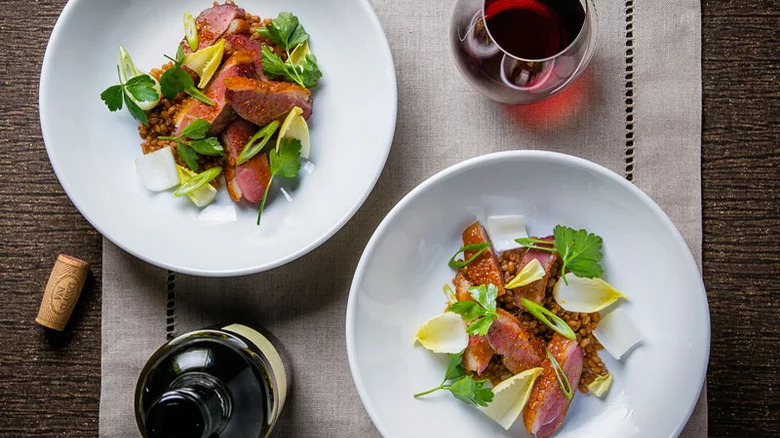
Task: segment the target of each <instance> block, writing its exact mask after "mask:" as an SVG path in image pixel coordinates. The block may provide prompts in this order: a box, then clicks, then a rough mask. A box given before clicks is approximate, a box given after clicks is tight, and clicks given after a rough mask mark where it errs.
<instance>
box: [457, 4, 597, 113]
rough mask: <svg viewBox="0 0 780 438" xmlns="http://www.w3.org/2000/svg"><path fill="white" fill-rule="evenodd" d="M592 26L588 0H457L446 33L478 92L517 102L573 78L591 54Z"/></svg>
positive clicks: (556, 89) (541, 94) (550, 90)
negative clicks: (448, 29) (448, 34)
mask: <svg viewBox="0 0 780 438" xmlns="http://www.w3.org/2000/svg"><path fill="white" fill-rule="evenodd" d="M596 27H597V17H596V10H595V8H594V6H593V0H459V1H458V3H457V5H456V6H455V12H454V14H453V17H452V25H451V30H450V39H451V42H452V50H453V53H454V56H455V61H456V64H457V65H458V69H459V70H460V72H461V74H463V77H465V78H466V80H468V81H469V82H470V83H471V84H472V85H473V86H474V87H475V88H476V89H477V90H478V91H479V92H481V93H482V94H484V95H485V96H487V97H489V98H491V99H493V100H496V101H499V102H504V103H510V104H523V103H532V102H536V101H539V100H542V99H545V98H547V97H550V96H552V95H553V94H555V93H557V92H559V91H561V90H563V89H564V88H566V87H567V86H569V85H570V84H571V83H573V82H574V80H575V79H576V78H577V77H578V76H579V75H580V74H581V73H582V72H583V71H584V70H585V68H586V67H587V65H588V63H589V62H590V59H591V57H592V56H593V51H594V49H595V46H596Z"/></svg>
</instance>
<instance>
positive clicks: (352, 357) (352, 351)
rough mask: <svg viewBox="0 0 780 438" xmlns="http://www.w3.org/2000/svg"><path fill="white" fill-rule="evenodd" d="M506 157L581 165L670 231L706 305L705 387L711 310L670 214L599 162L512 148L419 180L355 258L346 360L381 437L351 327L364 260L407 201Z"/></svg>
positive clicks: (690, 408)
mask: <svg viewBox="0 0 780 438" xmlns="http://www.w3.org/2000/svg"><path fill="white" fill-rule="evenodd" d="M508 160H541V161H547V162H550V163H559V164H565V165H571V166H575V167H580V168H583V169H585V170H588V171H591V172H593V173H596V174H598V175H599V176H602V177H605V178H606V179H607V180H609V181H612V182H614V183H617V184H618V185H619V186H621V187H623V188H625V189H627V190H628V191H629V192H630V193H631V194H632V195H634V196H637V197H638V198H639V200H640V201H641V202H642V203H644V204H645V205H647V206H648V207H649V208H650V210H651V211H652V213H653V214H654V215H655V217H656V219H658V220H660V222H661V223H662V224H663V226H664V228H666V229H667V231H669V232H671V235H672V237H673V239H674V241H675V243H676V245H677V247H678V249H680V250H682V251H683V254H687V257H685V258H686V262H685V263H686V264H687V268H686V269H691V270H695V271H696V272H698V273H699V275H698V282H697V283H698V285H699V288H698V291H697V292H696V293H697V294H698V295H699V298H701V299H703V300H704V305H705V306H706V312H705V323H706V346H705V349H704V352H705V354H704V358H705V360H704V361H703V364H701V365H700V367H699V376H698V378H697V383H698V386H699V387H700V388H703V387H704V384H705V381H706V377H707V366H708V364H709V356H710V343H711V326H710V311H709V303H708V301H707V294H706V290H705V287H704V281H703V280H702V277H701V271H700V270H699V267H698V265H697V264H696V260H695V259H694V258H693V254H691V251H690V248H688V244H687V243H685V240H684V239H683V237H682V235H681V234H680V231H679V230H678V229H677V227H676V226H675V225H674V223H673V222H672V220H671V219H669V216H667V215H666V213H665V212H664V211H663V210H662V209H661V207H659V206H658V204H656V203H655V201H653V200H652V199H651V198H650V196H648V195H647V194H646V193H645V192H643V191H642V190H641V189H639V187H637V186H636V185H634V184H633V183H631V182H630V181H628V180H627V179H625V178H623V177H622V176H620V175H618V174H617V173H615V172H613V171H612V170H609V169H607V168H606V167H604V166H602V165H600V164H596V163H594V162H592V161H589V160H586V159H584V158H580V157H576V156H573V155H569V154H564V153H560V152H552V151H543V150H512V151H502V152H494V153H489V154H485V155H480V156H476V157H473V158H470V159H467V160H464V161H461V162H459V163H456V164H454V165H452V166H450V167H448V168H446V169H443V170H441V171H439V172H437V173H436V174H434V175H433V176H431V177H429V178H427V179H426V180H425V181H423V182H422V183H420V184H419V185H417V186H416V187H415V188H414V189H412V190H411V191H410V192H409V193H407V194H406V195H405V196H404V197H403V198H401V200H400V201H398V203H397V204H396V205H395V206H394V207H393V208H392V209H391V210H390V212H388V213H387V215H386V216H385V217H384V219H382V222H380V224H379V226H377V228H376V230H375V231H374V233H373V234H372V235H371V238H370V239H369V241H368V243H367V244H366V247H365V249H364V251H363V254H362V255H361V256H360V260H359V261H358V264H357V267H356V269H355V274H354V276H353V278H352V284H351V286H350V289H349V296H348V298H347V309H346V323H345V332H346V333H345V334H346V337H345V341H346V344H347V359H348V362H349V368H350V372H351V374H352V381H353V383H354V384H355V387H356V389H357V392H358V395H359V396H360V401H361V402H362V403H363V407H364V408H365V409H366V412H367V413H368V416H369V417H370V418H371V421H372V422H373V423H374V425H375V426H376V428H377V430H379V433H380V434H382V436H386V437H390V434H389V433H388V429H387V427H386V426H385V425H384V423H383V422H382V420H380V417H379V416H378V415H377V411H376V409H375V407H374V405H373V404H372V401H371V399H370V397H369V395H368V390H367V389H366V387H365V385H364V383H363V376H362V374H361V372H360V369H359V367H358V364H357V356H356V354H357V353H356V348H357V347H356V345H355V339H356V328H355V327H354V324H355V322H354V320H355V317H356V316H355V315H356V313H357V304H356V303H357V298H356V297H357V295H358V289H359V287H360V283H361V282H362V279H363V277H364V276H365V271H366V269H367V263H368V262H367V260H368V258H369V257H371V255H372V254H373V253H374V252H375V250H376V247H377V246H378V242H379V240H380V237H381V236H382V235H384V234H385V232H386V230H387V229H388V228H389V227H390V224H391V223H392V222H393V220H394V219H395V217H396V216H398V215H400V214H401V213H402V212H403V211H404V209H405V208H406V206H407V204H409V203H410V202H411V201H412V200H414V199H415V198H416V197H417V196H419V195H420V194H421V193H423V192H425V191H426V190H428V188H429V187H431V186H433V185H435V184H437V183H438V182H439V181H441V180H443V179H446V178H448V177H451V176H454V175H457V174H460V173H463V172H465V171H468V170H471V169H472V168H475V167H479V166H481V165H485V164H487V165H490V164H491V163H495V162H501V161H508ZM700 393H701V390H699V392H697V395H696V397H694V398H693V399H692V400H691V401H690V402H689V406H688V409H687V412H686V415H685V417H684V418H683V420H682V421H681V422H680V423H679V424H677V425H676V426H675V428H674V430H673V432H672V434H671V435H670V437H676V436H678V435H679V434H680V433H681V432H682V430H683V428H684V427H685V426H686V424H687V423H688V420H689V419H690V416H691V414H693V410H694V408H695V407H696V404H697V402H698V399H699V395H700Z"/></svg>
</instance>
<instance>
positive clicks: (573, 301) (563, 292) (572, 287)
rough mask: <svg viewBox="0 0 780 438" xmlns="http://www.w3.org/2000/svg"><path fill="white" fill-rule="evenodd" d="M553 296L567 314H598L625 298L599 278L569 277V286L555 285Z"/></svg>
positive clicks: (562, 283) (563, 283)
mask: <svg viewBox="0 0 780 438" xmlns="http://www.w3.org/2000/svg"><path fill="white" fill-rule="evenodd" d="M553 296H554V297H555V301H557V302H558V305H559V306H561V308H562V309H563V310H566V311H567V312H580V313H594V312H598V311H600V310H602V309H604V308H606V307H608V306H609V305H610V304H612V303H614V302H615V301H617V300H619V299H621V298H627V297H626V296H625V295H623V294H622V293H620V292H619V291H618V290H617V289H615V288H614V287H612V286H610V285H609V283H607V282H606V281H604V280H602V279H600V278H583V277H575V276H574V275H572V276H570V277H569V284H566V283H565V282H563V281H559V282H557V283H556V284H555V289H554V290H553Z"/></svg>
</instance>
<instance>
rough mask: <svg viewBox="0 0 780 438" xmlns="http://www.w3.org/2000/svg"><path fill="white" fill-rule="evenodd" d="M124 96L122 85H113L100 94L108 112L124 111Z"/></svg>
mask: <svg viewBox="0 0 780 438" xmlns="http://www.w3.org/2000/svg"><path fill="white" fill-rule="evenodd" d="M123 95H124V92H123V91H122V86H121V85H112V86H110V87H108V88H106V89H105V91H103V92H102V93H100V98H101V99H103V102H105V104H106V106H107V107H108V110H109V111H112V112H113V111H117V110H121V109H122V99H123Z"/></svg>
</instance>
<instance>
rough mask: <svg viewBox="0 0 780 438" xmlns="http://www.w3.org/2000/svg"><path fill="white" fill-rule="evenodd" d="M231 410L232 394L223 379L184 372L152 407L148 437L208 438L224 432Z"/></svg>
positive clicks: (147, 423) (147, 429) (148, 421)
mask: <svg viewBox="0 0 780 438" xmlns="http://www.w3.org/2000/svg"><path fill="white" fill-rule="evenodd" d="M231 412H232V403H231V400H230V396H229V393H228V391H227V389H226V388H225V386H224V385H223V384H222V382H220V381H219V380H217V379H216V378H214V377H213V376H211V375H209V374H206V373H201V372H189V373H185V374H182V375H181V376H179V377H178V378H177V379H176V380H174V381H173V382H172V383H171V385H170V386H169V387H168V390H167V391H166V392H165V393H163V395H161V396H160V398H158V399H157V400H156V401H155V402H154V403H152V405H151V406H150V407H149V410H148V411H147V414H146V415H147V422H146V434H147V436H148V437H149V438H179V437H181V438H184V437H202V438H208V437H210V436H212V435H215V434H219V433H220V432H222V430H223V429H224V428H225V426H226V425H227V422H228V420H229V419H230V414H231ZM183 425H186V426H184V427H182V426H183Z"/></svg>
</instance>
